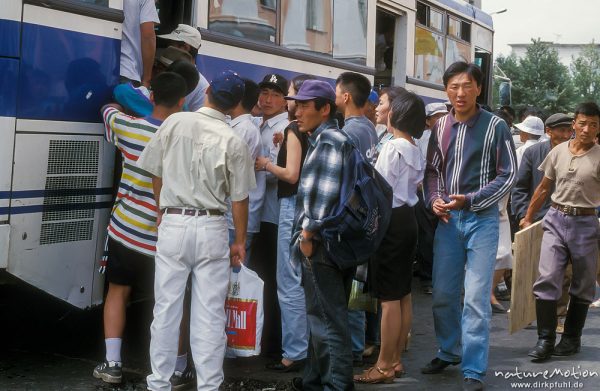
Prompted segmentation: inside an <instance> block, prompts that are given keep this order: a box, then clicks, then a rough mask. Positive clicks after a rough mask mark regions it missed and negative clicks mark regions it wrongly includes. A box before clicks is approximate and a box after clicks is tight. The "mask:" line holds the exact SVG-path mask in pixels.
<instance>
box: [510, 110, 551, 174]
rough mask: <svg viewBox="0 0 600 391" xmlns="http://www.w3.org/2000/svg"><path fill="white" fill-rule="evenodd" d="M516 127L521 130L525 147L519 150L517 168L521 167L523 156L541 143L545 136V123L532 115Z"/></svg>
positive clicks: (520, 134) (520, 133) (522, 146)
mask: <svg viewBox="0 0 600 391" xmlns="http://www.w3.org/2000/svg"><path fill="white" fill-rule="evenodd" d="M515 127H516V128H517V129H519V137H520V139H521V142H522V143H523V145H521V146H520V147H519V148H517V167H519V166H520V165H521V160H522V159H523V154H524V153H525V151H526V150H527V148H529V147H531V146H532V145H534V144H536V143H537V142H538V141H540V137H541V136H542V135H543V134H544V131H545V128H544V122H543V121H542V120H541V119H540V118H538V117H534V116H532V115H530V116H529V117H527V118H525V119H524V120H523V122H521V123H520V124H516V125H515Z"/></svg>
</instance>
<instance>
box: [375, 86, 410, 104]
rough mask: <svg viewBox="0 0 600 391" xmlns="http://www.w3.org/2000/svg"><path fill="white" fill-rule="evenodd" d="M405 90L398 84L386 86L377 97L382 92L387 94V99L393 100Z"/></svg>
mask: <svg viewBox="0 0 600 391" xmlns="http://www.w3.org/2000/svg"><path fill="white" fill-rule="evenodd" d="M406 92H407V91H406V88H404V87H400V86H392V87H386V88H384V89H383V90H381V93H380V94H379V97H381V96H382V95H383V94H385V95H387V96H388V101H389V102H393V101H394V99H396V98H397V97H399V96H400V95H402V94H404V93H406Z"/></svg>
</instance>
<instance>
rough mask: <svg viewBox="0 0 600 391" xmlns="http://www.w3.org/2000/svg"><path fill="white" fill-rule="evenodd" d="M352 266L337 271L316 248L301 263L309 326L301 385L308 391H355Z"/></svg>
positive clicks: (321, 251)
mask: <svg viewBox="0 0 600 391" xmlns="http://www.w3.org/2000/svg"><path fill="white" fill-rule="evenodd" d="M353 276H354V269H348V270H344V271H342V270H340V269H338V268H337V267H336V266H334V265H333V264H332V263H331V261H330V260H329V259H328V258H327V256H326V255H325V253H324V251H323V250H322V248H321V247H318V248H317V250H316V252H315V254H314V255H313V257H312V258H311V259H310V260H308V261H307V260H303V262H302V284H303V286H304V293H305V296H306V313H307V320H308V329H309V335H310V337H309V343H308V362H307V364H306V366H305V368H304V376H303V379H302V381H303V387H304V390H309V391H312V390H314V391H317V390H319V391H330V390H331V391H333V390H336V391H345V390H354V383H353V380H352V375H353V372H352V348H351V347H352V343H351V340H350V329H349V327H348V298H349V297H350V288H351V286H352V277H353Z"/></svg>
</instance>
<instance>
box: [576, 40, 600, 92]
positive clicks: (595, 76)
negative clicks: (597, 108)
mask: <svg viewBox="0 0 600 391" xmlns="http://www.w3.org/2000/svg"><path fill="white" fill-rule="evenodd" d="M571 73H572V74H573V87H574V89H575V96H576V99H577V101H580V102H583V101H594V102H598V101H599V100H600V50H599V49H598V48H596V45H594V41H592V43H591V44H590V45H588V46H586V47H584V48H583V50H582V51H581V53H580V54H579V57H577V58H575V57H573V61H572V62H571Z"/></svg>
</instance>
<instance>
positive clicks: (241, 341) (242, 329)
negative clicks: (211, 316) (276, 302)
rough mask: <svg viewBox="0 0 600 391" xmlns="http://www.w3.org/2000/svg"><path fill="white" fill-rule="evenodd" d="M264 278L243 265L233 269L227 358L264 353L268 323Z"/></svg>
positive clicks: (229, 301) (230, 284) (227, 304)
mask: <svg viewBox="0 0 600 391" xmlns="http://www.w3.org/2000/svg"><path fill="white" fill-rule="evenodd" d="M263 286H264V283H263V280H261V279H260V277H258V275H257V274H256V273H255V272H253V271H252V270H250V269H248V268H247V267H246V266H243V265H242V267H241V268H240V269H239V271H238V269H233V270H232V271H231V276H230V277H229V291H228V293H227V300H226V301H225V313H226V315H227V324H226V327H225V333H226V334H227V350H226V353H225V354H226V356H227V357H249V356H256V355H258V354H260V339H261V336H262V328H263V322H264V315H263Z"/></svg>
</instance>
